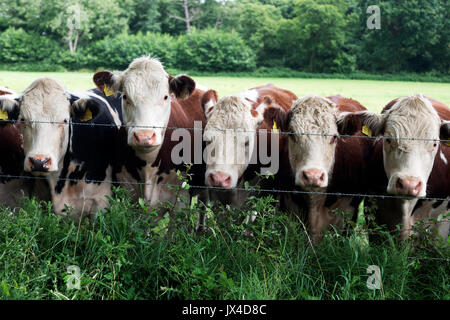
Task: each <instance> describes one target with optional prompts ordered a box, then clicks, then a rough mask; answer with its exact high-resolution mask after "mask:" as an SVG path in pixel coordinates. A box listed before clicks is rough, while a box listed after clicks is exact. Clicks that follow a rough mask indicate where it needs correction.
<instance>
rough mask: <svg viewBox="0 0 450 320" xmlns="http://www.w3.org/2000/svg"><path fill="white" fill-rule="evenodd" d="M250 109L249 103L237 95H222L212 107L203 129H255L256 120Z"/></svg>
mask: <svg viewBox="0 0 450 320" xmlns="http://www.w3.org/2000/svg"><path fill="white" fill-rule="evenodd" d="M251 111H252V107H251V105H250V104H249V103H246V102H244V101H243V100H242V99H240V98H239V97H237V96H228V97H223V98H222V99H220V100H219V101H218V102H217V103H216V105H215V106H214V108H213V109H212V111H211V115H210V117H209V119H208V122H207V124H206V128H205V131H213V130H214V129H216V128H217V129H230V130H255V125H256V122H255V118H254V117H253V115H252V112H251ZM216 131H217V130H216Z"/></svg>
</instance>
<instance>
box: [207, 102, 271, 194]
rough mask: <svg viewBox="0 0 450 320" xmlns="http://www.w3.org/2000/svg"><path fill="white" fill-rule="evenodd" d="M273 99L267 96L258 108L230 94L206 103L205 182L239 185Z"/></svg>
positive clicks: (212, 184)
mask: <svg viewBox="0 0 450 320" xmlns="http://www.w3.org/2000/svg"><path fill="white" fill-rule="evenodd" d="M270 103H271V101H270V98H268V97H266V98H264V99H263V101H262V103H261V104H259V105H258V106H257V107H256V108H255V107H253V106H252V105H251V104H250V102H249V101H247V100H245V99H243V98H242V97H238V96H226V97H223V98H222V99H220V100H219V101H218V102H217V103H216V104H215V105H214V106H213V105H205V106H204V108H205V115H206V118H207V122H206V127H205V130H204V134H203V138H204V140H205V141H206V149H205V161H206V174H205V183H206V185H209V186H216V187H222V188H234V187H236V185H237V183H238V180H239V178H240V177H242V175H243V173H244V171H245V170H246V169H247V167H248V165H249V162H250V159H251V157H252V155H253V152H254V147H255V143H256V130H257V129H258V128H259V127H260V125H261V123H262V121H263V120H264V116H265V110H266V109H267V108H268V105H269V104H270Z"/></svg>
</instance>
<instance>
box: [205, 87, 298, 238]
mask: <svg viewBox="0 0 450 320" xmlns="http://www.w3.org/2000/svg"><path fill="white" fill-rule="evenodd" d="M296 99H297V96H296V95H295V94H294V93H293V92H291V91H288V90H285V89H281V88H278V87H276V86H274V85H272V84H267V85H264V86H259V87H255V88H252V89H248V90H245V91H243V92H241V93H239V94H237V95H233V96H226V97H223V98H221V99H220V100H219V101H218V102H217V103H216V104H215V105H209V106H208V108H205V115H206V117H207V123H206V127H205V130H204V133H203V137H204V140H205V141H206V149H205V162H206V172H205V178H204V179H205V184H206V185H207V186H209V187H212V188H213V189H211V190H209V200H212V201H215V202H219V203H221V204H225V205H233V206H237V207H240V206H242V204H243V203H244V202H245V200H246V199H247V197H248V196H249V193H248V192H246V191H242V190H239V188H243V187H244V186H245V184H250V185H260V186H263V187H264V188H265V187H270V186H272V187H273V186H274V183H273V182H272V181H271V182H270V183H269V184H267V183H262V182H267V181H268V180H263V181H261V178H260V177H259V176H258V175H257V173H260V172H261V169H263V168H264V167H265V166H267V165H268V164H270V165H271V166H272V165H276V167H275V168H266V169H267V173H269V171H272V172H271V173H273V174H275V176H276V177H277V176H278V169H279V164H275V163H273V162H279V155H280V154H281V153H282V150H283V148H285V142H286V139H285V137H281V136H279V135H278V134H276V135H273V136H272V133H273V132H274V131H276V130H278V129H277V121H278V119H277V117H276V115H277V113H276V112H275V110H277V109H283V110H288V109H289V107H290V106H291V104H292V102H293V101H294V100H296ZM262 130H266V132H267V133H268V134H267V135H261V132H262ZM272 138H273V139H272ZM273 141H274V142H276V144H275V145H272V142H273ZM263 145H265V146H267V150H266V152H264V150H261V147H262V146H263ZM272 148H276V149H272ZM261 152H263V154H264V153H265V155H266V156H268V155H269V154H270V155H271V159H262V158H261V157H262V153H261ZM270 161H271V162H272V163H270ZM272 169H273V170H272ZM203 218H204V217H201V219H200V221H199V227H198V230H201V229H202V226H203V225H204V221H203Z"/></svg>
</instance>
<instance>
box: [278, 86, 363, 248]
mask: <svg viewBox="0 0 450 320" xmlns="http://www.w3.org/2000/svg"><path fill="white" fill-rule="evenodd" d="M362 110H366V108H365V107H364V106H362V105H361V104H360V103H359V102H358V101H356V100H353V99H349V98H344V97H342V96H340V95H337V96H332V97H327V98H325V97H321V96H316V95H307V96H305V97H302V98H300V99H298V100H297V101H295V102H294V104H293V105H292V107H291V109H290V110H289V112H288V113H287V114H285V115H283V116H280V117H279V118H281V119H283V118H284V120H283V121H282V122H281V128H282V130H283V131H285V132H286V133H287V134H288V136H289V142H288V148H287V149H288V159H289V162H288V167H289V168H290V173H289V176H291V178H290V179H286V182H289V181H290V182H293V183H294V184H295V187H297V188H298V189H299V190H300V192H297V193H293V194H291V195H285V196H284V197H283V201H282V208H283V209H284V210H286V211H291V212H294V213H295V214H297V215H301V212H302V210H303V208H304V207H305V206H306V212H307V216H306V220H307V222H308V230H309V233H310V235H311V238H312V240H313V241H314V242H319V241H320V240H321V238H322V237H323V233H324V231H325V230H326V229H328V228H329V227H330V225H334V226H336V227H337V228H342V225H343V217H342V214H341V213H342V211H344V212H348V213H350V214H351V215H352V216H353V218H356V216H357V212H358V206H359V203H360V202H361V200H362V198H361V197H357V196H351V195H346V196H339V197H338V196H336V195H333V194H327V193H345V194H357V193H359V192H360V191H361V190H362V189H363V187H364V181H365V179H364V172H365V169H366V168H365V167H366V166H365V163H364V159H363V156H364V152H363V151H364V150H365V149H367V148H368V147H369V141H368V139H365V138H364V137H363V136H364V134H363V133H362V128H361V127H360V126H353V127H352V128H351V132H349V135H351V136H345V137H344V136H342V137H341V136H340V132H341V131H342V127H341V125H340V122H339V116H340V114H341V113H344V112H354V111H362ZM347 131H349V130H348V129H347ZM355 137H356V138H355ZM286 187H289V188H292V187H293V186H289V185H287V186H286ZM336 210H337V211H341V212H336Z"/></svg>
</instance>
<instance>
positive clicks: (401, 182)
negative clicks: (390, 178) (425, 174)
mask: <svg viewBox="0 0 450 320" xmlns="http://www.w3.org/2000/svg"><path fill="white" fill-rule="evenodd" d="M422 188H423V183H422V181H421V180H420V179H419V178H415V177H407V178H397V181H396V182H395V192H396V193H397V194H400V195H405V196H411V197H417V196H419V195H420V193H421V191H422Z"/></svg>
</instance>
